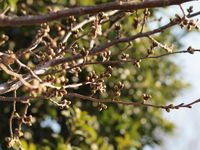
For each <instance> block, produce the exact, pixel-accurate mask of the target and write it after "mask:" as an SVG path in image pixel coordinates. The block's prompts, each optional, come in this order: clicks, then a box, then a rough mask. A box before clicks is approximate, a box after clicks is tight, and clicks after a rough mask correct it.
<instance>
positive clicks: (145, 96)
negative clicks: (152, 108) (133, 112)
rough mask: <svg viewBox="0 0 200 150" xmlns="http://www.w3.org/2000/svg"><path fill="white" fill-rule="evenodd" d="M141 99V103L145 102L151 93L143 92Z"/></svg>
mask: <svg viewBox="0 0 200 150" xmlns="http://www.w3.org/2000/svg"><path fill="white" fill-rule="evenodd" d="M142 99H143V103H145V102H146V101H148V100H149V99H151V95H149V94H146V93H144V94H143V95H142Z"/></svg>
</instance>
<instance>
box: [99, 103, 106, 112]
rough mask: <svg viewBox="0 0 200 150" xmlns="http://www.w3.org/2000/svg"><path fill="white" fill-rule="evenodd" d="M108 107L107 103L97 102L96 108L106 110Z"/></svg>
mask: <svg viewBox="0 0 200 150" xmlns="http://www.w3.org/2000/svg"><path fill="white" fill-rule="evenodd" d="M107 108H108V106H107V105H105V104H103V103H99V104H98V110H99V111H103V110H106V109H107Z"/></svg>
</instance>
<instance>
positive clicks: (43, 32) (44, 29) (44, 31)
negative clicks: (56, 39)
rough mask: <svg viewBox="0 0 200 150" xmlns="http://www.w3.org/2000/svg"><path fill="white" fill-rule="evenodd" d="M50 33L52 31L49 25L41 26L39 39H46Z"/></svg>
mask: <svg viewBox="0 0 200 150" xmlns="http://www.w3.org/2000/svg"><path fill="white" fill-rule="evenodd" d="M49 31H50V27H49V25H48V24H47V23H43V24H41V25H40V29H39V30H38V34H37V38H42V37H45V36H46V35H47V34H48V33H49ZM37 38H36V39H37Z"/></svg>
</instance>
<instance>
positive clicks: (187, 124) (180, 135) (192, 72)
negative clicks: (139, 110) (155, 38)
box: [157, 1, 200, 150]
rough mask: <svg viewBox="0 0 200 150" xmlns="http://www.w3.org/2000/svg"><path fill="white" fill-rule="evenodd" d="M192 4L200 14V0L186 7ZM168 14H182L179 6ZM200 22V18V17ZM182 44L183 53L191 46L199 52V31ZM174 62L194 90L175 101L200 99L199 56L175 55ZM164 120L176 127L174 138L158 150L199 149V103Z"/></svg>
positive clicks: (165, 141) (177, 34) (169, 136)
mask: <svg viewBox="0 0 200 150" xmlns="http://www.w3.org/2000/svg"><path fill="white" fill-rule="evenodd" d="M190 5H193V6H194V10H196V11H200V1H198V2H197V1H196V2H192V3H186V4H185V5H183V7H184V8H188V7H189V6H190ZM166 12H167V13H168V15H170V16H173V15H174V14H175V13H177V12H179V13H180V9H179V7H177V6H176V7H170V8H169V9H167V10H166ZM198 18H199V19H200V17H198ZM173 33H174V34H175V35H176V36H179V35H181V30H180V29H179V28H175V29H174V32H173ZM180 41H181V43H182V44H183V47H182V48H181V50H183V49H186V48H187V47H188V46H190V45H191V46H192V47H193V48H197V49H200V32H191V33H189V34H187V35H186V36H183V37H180ZM174 58H176V59H173V60H174V62H175V63H176V64H177V65H178V66H180V67H181V70H182V72H181V77H182V79H183V80H185V81H187V82H188V83H190V84H191V87H190V88H188V89H186V90H183V91H182V92H181V93H180V94H179V96H178V97H177V98H176V100H175V103H182V102H184V103H189V102H191V101H193V100H196V99H198V98H200V87H199V85H200V53H198V52H197V53H195V54H194V55H191V54H181V55H176V57H174ZM164 115H165V117H166V118H167V119H168V120H170V121H172V122H173V123H174V124H175V126H176V128H175V132H174V134H173V135H167V136H166V135H165V136H163V140H164V143H163V145H162V146H161V147H158V148H157V149H158V150H189V149H192V150H200V142H199V136H200V130H199V127H200V104H196V105H194V107H193V108H192V109H179V110H174V111H171V112H170V113H166V112H165V113H164Z"/></svg>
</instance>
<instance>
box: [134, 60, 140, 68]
mask: <svg viewBox="0 0 200 150" xmlns="http://www.w3.org/2000/svg"><path fill="white" fill-rule="evenodd" d="M140 63H141V59H138V60H135V61H134V62H133V65H134V66H135V67H136V68H140Z"/></svg>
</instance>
